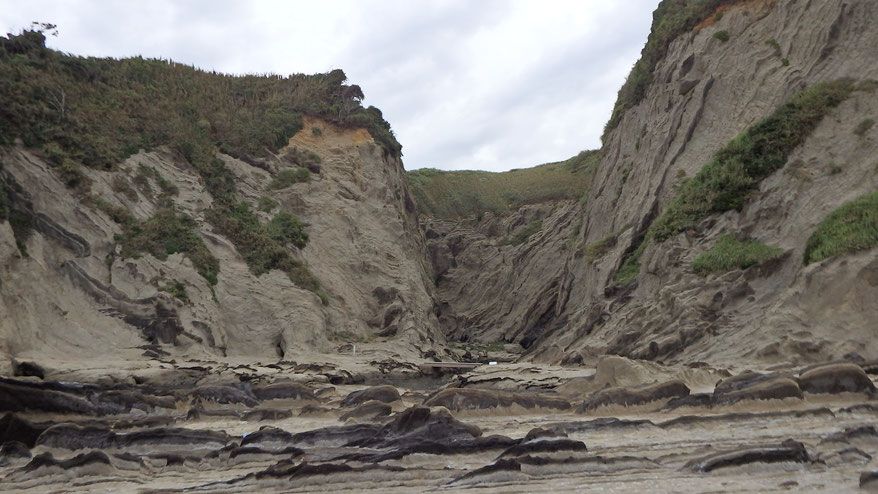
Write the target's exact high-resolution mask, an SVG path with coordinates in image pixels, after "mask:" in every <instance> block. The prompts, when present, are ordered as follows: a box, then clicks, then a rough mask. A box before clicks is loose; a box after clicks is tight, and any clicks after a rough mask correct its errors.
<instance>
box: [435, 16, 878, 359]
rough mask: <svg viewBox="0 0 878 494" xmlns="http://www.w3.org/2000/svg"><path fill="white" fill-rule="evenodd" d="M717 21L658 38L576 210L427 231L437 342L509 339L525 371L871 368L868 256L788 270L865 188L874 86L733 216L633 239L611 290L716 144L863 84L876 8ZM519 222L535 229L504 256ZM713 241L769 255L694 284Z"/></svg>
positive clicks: (877, 36)
mask: <svg viewBox="0 0 878 494" xmlns="http://www.w3.org/2000/svg"><path fill="white" fill-rule="evenodd" d="M720 12H721V15H711V16H710V17H709V18H708V19H706V21H705V22H702V23H701V24H700V25H699V26H697V27H696V28H695V29H693V30H691V31H687V32H686V33H684V34H683V35H681V36H678V37H677V38H676V39H674V40H673V41H672V42H671V44H670V45H669V47H668V50H667V54H666V55H665V56H664V57H663V58H662V59H661V60H660V61H659V62H658V63H657V65H656V68H655V72H654V74H653V82H652V83H651V84H650V85H649V87H648V89H647V92H646V95H645V97H644V98H643V99H642V101H641V102H640V103H639V104H637V105H635V106H633V107H632V108H630V109H628V110H627V111H625V112H624V113H623V114H621V118H620V120H619V123H618V125H617V126H616V127H615V128H613V129H611V130H610V131H609V132H608V133H607V135H606V136H605V142H604V147H603V150H602V152H603V158H602V161H601V163H600V165H599V166H598V167H597V169H596V172H595V175H594V177H593V180H594V182H593V185H592V187H591V190H590V192H589V197H588V202H587V204H586V205H585V206H582V205H581V204H579V203H577V202H574V201H568V202H560V203H544V204H542V205H539V206H527V207H523V208H521V209H520V210H518V211H516V212H514V213H513V214H511V215H508V216H504V217H500V218H498V217H494V216H491V215H488V216H487V217H485V218H483V219H482V220H481V221H474V220H473V221H470V222H464V223H460V222H454V221H447V220H442V219H431V220H428V221H426V222H425V230H426V233H427V236H428V238H429V239H430V240H429V242H430V250H431V254H432V258H433V263H434V270H435V271H436V274H437V275H438V282H437V293H438V299H439V304H440V306H441V307H442V312H441V314H442V316H441V317H442V319H443V322H444V323H445V325H446V327H448V328H449V330H450V331H449V334H451V335H453V336H455V337H457V338H464V339H465V338H467V337H469V338H477V339H482V340H483V341H495V340H499V339H502V340H504V341H507V342H517V343H521V344H522V345H523V346H525V347H527V348H529V350H530V352H529V355H530V358H533V359H536V360H540V361H548V362H556V363H557V362H582V361H583V360H591V359H593V358H594V357H596V356H598V355H602V354H607V353H609V354H619V355H624V356H630V357H637V358H648V359H658V360H663V361H672V362H673V361H681V362H692V361H708V362H711V363H718V364H725V365H733V366H734V365H735V364H736V363H737V362H740V361H741V359H745V360H748V361H766V362H768V363H770V362H774V361H778V360H792V361H805V362H807V361H817V360H827V359H832V358H840V357H842V356H844V355H846V354H848V353H849V352H856V353H858V354H861V355H865V356H874V355H875V353H876V351H878V346H876V340H875V338H874V336H875V330H876V326H875V321H878V306H876V304H875V303H874V301H875V300H876V299H878V282H876V280H878V259H876V255H875V250H874V248H872V249H869V250H865V251H859V252H856V253H853V254H849V255H844V256H840V257H836V258H832V259H827V260H825V261H822V262H818V263H811V264H809V265H805V264H804V263H803V261H802V260H803V253H804V251H805V248H806V243H807V241H808V238H809V236H810V235H811V234H812V233H813V232H814V230H815V228H816V227H817V225H818V223H820V222H821V220H823V219H824V218H825V217H826V216H827V215H829V214H830V213H831V212H832V211H833V210H835V209H836V208H838V207H839V206H841V205H842V204H844V203H846V202H848V201H851V200H853V199H854V198H857V197H860V196H862V195H864V194H866V193H870V192H872V191H875V190H876V189H878V171H876V168H875V167H876V163H875V158H874V157H875V156H876V134H875V130H874V129H872V128H870V127H869V126H868V125H867V124H866V125H863V127H867V128H869V130H867V131H864V132H860V131H858V130H857V127H858V125H860V124H861V123H862V122H867V121H868V120H869V119H870V118H874V116H875V115H876V114H878V106H876V99H875V93H874V90H872V89H869V90H863V91H854V92H853V93H852V94H851V95H850V96H849V97H848V98H847V99H846V100H844V101H843V102H842V103H841V104H839V105H838V106H837V107H834V108H832V109H831V111H829V113H828V114H827V115H826V116H825V117H824V118H822V120H821V121H820V123H819V125H817V127H816V129H814V130H813V132H811V133H810V134H809V136H808V137H807V139H805V141H804V143H802V144H801V145H800V146H797V147H796V148H795V150H794V151H793V152H792V153H791V154H790V156H789V157H788V158H789V159H788V160H787V162H786V164H785V166H783V168H782V169H781V170H779V171H777V172H775V173H773V174H771V175H770V176H768V177H767V178H766V179H764V180H762V182H761V183H759V184H758V189H757V190H755V191H754V192H753V193H752V194H749V195H748V197H747V198H746V201H745V202H744V205H743V207H742V208H740V210H730V211H727V212H725V213H721V214H711V215H709V216H708V217H707V218H706V219H704V220H703V221H701V222H699V223H698V224H697V225H696V226H695V227H694V228H689V229H687V230H686V231H684V232H683V233H679V234H676V235H673V236H672V237H671V238H669V239H667V240H664V241H662V242H649V243H648V244H645V249H643V250H642V251H641V252H637V254H640V256H639V258H640V259H639V260H640V262H639V266H638V265H636V264H635V265H633V267H634V269H635V270H636V278H635V281H634V282H633V283H619V282H618V279H619V276H618V275H619V270H620V268H622V267H623V263H624V262H625V260H626V259H631V258H632V254H634V253H635V250H636V249H637V247H638V246H639V245H641V243H642V241H643V239H644V237H645V236H646V235H647V234H648V232H649V228H650V225H651V224H652V223H653V222H654V221H655V220H656V218H657V217H658V216H659V215H660V214H661V213H662V212H663V211H664V210H665V209H667V208H668V204H669V203H670V202H671V200H672V198H673V197H674V195H675V194H676V193H677V190H678V188H679V187H680V185H681V184H682V182H683V181H684V180H685V179H686V178H687V177H693V176H694V175H696V173H697V172H698V171H699V170H701V169H702V167H704V166H705V165H706V164H707V163H708V162H710V160H711V158H712V156H713V155H714V154H715V153H716V152H717V151H718V150H720V149H721V148H723V146H725V145H726V144H727V143H728V142H729V141H730V140H731V139H732V138H734V137H735V136H736V135H738V134H739V133H741V132H743V131H745V130H746V129H748V128H749V127H750V126H752V125H753V124H755V123H757V122H759V121H760V120H761V119H764V118H765V117H766V116H768V115H770V114H772V112H773V111H774V110H775V109H776V108H778V107H779V106H780V105H781V104H783V103H784V102H785V101H788V100H789V99H790V98H791V97H792V96H793V95H794V94H796V93H797V92H799V91H801V90H802V89H804V88H806V87H810V86H813V85H814V84H816V83H819V82H822V81H834V80H838V79H840V78H851V79H853V80H855V81H870V80H874V79H876V78H878V52H876V51H875V50H874V47H875V46H878V29H876V28H875V24H874V20H875V19H876V18H878V6H876V5H875V3H874V2H870V1H865V0H859V1H844V0H827V1H820V2H816V1H793V0H778V1H776V2H772V1H742V2H726V3H725V5H723V6H722V7H721V9H720ZM864 87H871V86H869V84H868V83H867V84H866V86H864ZM534 217H539V218H541V219H542V226H541V228H540V229H539V231H538V232H536V233H535V234H533V235H531V236H530V237H529V238H528V240H527V241H526V242H524V243H523V244H521V245H517V246H514V245H504V242H503V238H504V236H506V235H508V234H509V232H510V231H515V230H516V229H520V228H523V227H524V226H525V225H527V224H528V223H529V222H530V221H531V219H532V218H534ZM722 234H734V235H738V236H746V237H748V238H752V239H756V240H758V241H760V242H762V243H765V244H768V245H772V246H777V247H779V248H781V249H783V252H784V254H783V255H782V256H781V257H780V259H777V260H775V261H773V262H770V263H767V264H765V265H762V266H758V267H751V268H749V269H745V270H740V269H738V270H731V271H730V272H727V273H722V274H710V275H707V276H702V275H699V274H696V273H695V272H694V271H693V269H692V262H693V259H695V258H696V257H697V256H698V255H699V254H701V253H703V252H705V251H706V250H708V249H710V248H711V247H712V246H713V245H714V244H715V243H716V241H717V239H718V238H719V237H720V236H721V235H722ZM628 267H630V266H628Z"/></svg>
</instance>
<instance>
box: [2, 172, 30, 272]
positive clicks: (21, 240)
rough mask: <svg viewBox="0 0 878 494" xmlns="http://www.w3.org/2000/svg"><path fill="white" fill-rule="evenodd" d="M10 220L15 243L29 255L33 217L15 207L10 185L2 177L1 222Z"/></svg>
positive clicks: (22, 251)
mask: <svg viewBox="0 0 878 494" xmlns="http://www.w3.org/2000/svg"><path fill="white" fill-rule="evenodd" d="M4 221H8V222H9V227H10V228H12V234H13V235H14V236H15V245H16V247H18V251H19V252H20V253H21V254H22V255H25V256H26V255H27V247H26V243H27V240H28V239H29V238H30V236H31V234H32V233H33V229H34V224H33V218H32V217H31V216H30V215H29V214H26V213H24V212H23V211H20V210H18V209H16V208H14V207H13V195H12V191H11V190H10V189H9V186H8V185H6V183H5V182H4V181H2V179H0V223H2V222H4Z"/></svg>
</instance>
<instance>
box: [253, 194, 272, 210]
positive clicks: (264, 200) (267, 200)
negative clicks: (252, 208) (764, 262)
mask: <svg viewBox="0 0 878 494" xmlns="http://www.w3.org/2000/svg"><path fill="white" fill-rule="evenodd" d="M256 207H257V208H258V209H259V210H260V211H263V212H265V213H269V212H271V210H273V209H274V208H276V207H277V201H275V200H274V199H272V198H271V197H268V196H262V197H260V198H259V202H258V203H257V205H256Z"/></svg>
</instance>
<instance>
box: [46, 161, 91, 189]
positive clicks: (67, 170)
mask: <svg viewBox="0 0 878 494" xmlns="http://www.w3.org/2000/svg"><path fill="white" fill-rule="evenodd" d="M54 170H55V172H56V173H57V174H58V178H59V179H60V180H61V182H63V183H64V185H66V186H67V187H69V188H71V189H75V188H78V187H83V186H86V185H87V184H88V179H87V178H86V177H85V175H83V174H82V170H80V169H79V165H77V164H76V162H74V161H72V160H69V159H65V160H64V161H63V162H62V163H61V164H60V165H58V166H56V167H54Z"/></svg>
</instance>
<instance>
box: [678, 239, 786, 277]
mask: <svg viewBox="0 0 878 494" xmlns="http://www.w3.org/2000/svg"><path fill="white" fill-rule="evenodd" d="M781 254H783V249H781V248H780V247H774V246H770V245H765V244H763V243H761V242H758V241H756V240H739V239H737V238H735V236H734V235H730V234H725V235H722V236H721V237H720V238H719V239H718V240H717V241H716V243H715V244H714V245H713V247H711V248H710V249H708V250H707V251H705V252H702V253H701V254H699V255H698V257H696V258H695V260H694V261H692V269H693V270H694V271H695V272H696V273H698V274H700V275H707V274H710V273H725V272H728V271H733V270H736V269H747V268H749V267H751V266H757V265H759V264H762V263H764V262H766V261H769V260H771V259H776V258H777V257H779V256H780V255H781Z"/></svg>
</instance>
